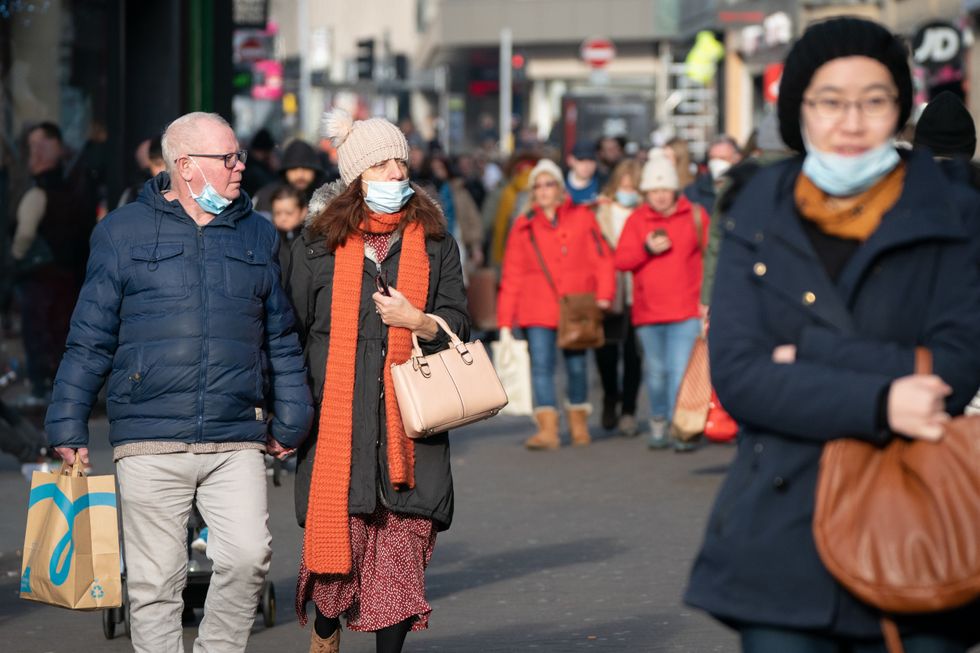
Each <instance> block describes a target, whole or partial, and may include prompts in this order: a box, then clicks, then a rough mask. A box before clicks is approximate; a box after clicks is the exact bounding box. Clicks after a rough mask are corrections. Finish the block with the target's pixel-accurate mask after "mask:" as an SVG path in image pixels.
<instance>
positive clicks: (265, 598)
mask: <svg viewBox="0 0 980 653" xmlns="http://www.w3.org/2000/svg"><path fill="white" fill-rule="evenodd" d="M259 612H261V613H262V623H263V624H265V627H266V628H272V627H273V626H275V625H276V587H275V585H273V584H272V583H270V582H269V581H266V582H265V584H264V585H263V587H262V598H261V599H260V602H259Z"/></svg>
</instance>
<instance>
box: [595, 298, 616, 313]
mask: <svg viewBox="0 0 980 653" xmlns="http://www.w3.org/2000/svg"><path fill="white" fill-rule="evenodd" d="M595 305H596V306H598V307H599V310H602V311H608V310H609V309H610V308H612V302H611V301H609V300H608V299H597V300H595Z"/></svg>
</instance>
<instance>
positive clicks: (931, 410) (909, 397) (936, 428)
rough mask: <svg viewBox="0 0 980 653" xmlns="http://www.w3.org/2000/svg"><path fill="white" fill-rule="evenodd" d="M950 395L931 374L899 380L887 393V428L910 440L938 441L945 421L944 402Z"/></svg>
mask: <svg viewBox="0 0 980 653" xmlns="http://www.w3.org/2000/svg"><path fill="white" fill-rule="evenodd" d="M952 392H953V389H952V388H950V387H949V386H948V385H946V383H944V382H943V380H942V379H941V378H939V377H938V376H936V375H935V374H929V375H925V374H912V375H909V376H903V377H902V378H900V379H898V380H896V381H894V382H892V386H891V389H890V390H889V391H888V426H889V427H890V428H891V430H892V431H894V432H896V433H900V434H901V435H905V436H908V437H910V438H916V439H919V440H931V441H933V442H935V441H937V440H939V439H941V438H942V437H943V425H944V424H945V423H946V422H948V421H949V414H948V413H947V412H946V406H945V402H944V400H945V398H946V397H948V396H949V395H950V393H952Z"/></svg>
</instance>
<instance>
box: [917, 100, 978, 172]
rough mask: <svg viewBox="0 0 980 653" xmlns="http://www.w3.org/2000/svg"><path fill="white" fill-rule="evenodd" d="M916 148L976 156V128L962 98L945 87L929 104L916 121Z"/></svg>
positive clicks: (939, 154) (970, 156) (949, 155)
mask: <svg viewBox="0 0 980 653" xmlns="http://www.w3.org/2000/svg"><path fill="white" fill-rule="evenodd" d="M913 144H914V146H915V147H916V148H920V147H928V148H929V149H930V150H932V153H933V154H935V155H936V156H947V157H966V158H968V159H972V158H973V153H974V152H975V151H976V149H977V128H976V126H975V125H974V124H973V116H971V115H970V111H969V110H968V109H967V108H966V106H965V105H964V104H963V101H962V100H961V99H960V98H959V97H958V96H957V95H956V94H955V93H953V92H952V91H943V92H942V93H940V94H939V95H937V96H936V97H934V98H932V102H930V103H929V104H928V105H926V108H925V110H923V112H922V115H921V116H919V122H917V123H916V124H915V138H914V139H913Z"/></svg>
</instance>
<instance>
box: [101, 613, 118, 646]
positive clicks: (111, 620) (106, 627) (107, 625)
mask: <svg viewBox="0 0 980 653" xmlns="http://www.w3.org/2000/svg"><path fill="white" fill-rule="evenodd" d="M116 610H117V608H107V609H105V610H103V611H102V634H103V635H105V638H106V639H112V638H113V637H115V636H116V614H115V613H116Z"/></svg>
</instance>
